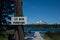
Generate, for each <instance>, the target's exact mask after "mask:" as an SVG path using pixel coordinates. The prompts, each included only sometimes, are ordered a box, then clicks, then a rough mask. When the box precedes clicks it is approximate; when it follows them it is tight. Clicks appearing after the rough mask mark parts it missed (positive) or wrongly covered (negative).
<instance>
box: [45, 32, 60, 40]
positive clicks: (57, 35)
mask: <svg viewBox="0 0 60 40" xmlns="http://www.w3.org/2000/svg"><path fill="white" fill-rule="evenodd" d="M44 38H45V40H60V32H47V33H45V36H44Z"/></svg>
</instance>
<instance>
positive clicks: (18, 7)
mask: <svg viewBox="0 0 60 40" xmlns="http://www.w3.org/2000/svg"><path fill="white" fill-rule="evenodd" d="M14 2H15V4H16V6H15V9H16V10H15V16H16V17H22V16H23V13H22V0H15V1H14ZM16 27H18V28H17V31H16V40H24V32H23V25H20V26H16Z"/></svg>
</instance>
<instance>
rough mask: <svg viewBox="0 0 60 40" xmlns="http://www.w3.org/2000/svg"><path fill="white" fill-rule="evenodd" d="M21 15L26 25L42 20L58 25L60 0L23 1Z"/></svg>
mask: <svg viewBox="0 0 60 40" xmlns="http://www.w3.org/2000/svg"><path fill="white" fill-rule="evenodd" d="M23 14H24V16H26V17H27V20H28V23H35V22H36V21H38V20H43V21H45V22H47V23H49V24H50V23H51V24H52V23H59V24H60V0H23Z"/></svg>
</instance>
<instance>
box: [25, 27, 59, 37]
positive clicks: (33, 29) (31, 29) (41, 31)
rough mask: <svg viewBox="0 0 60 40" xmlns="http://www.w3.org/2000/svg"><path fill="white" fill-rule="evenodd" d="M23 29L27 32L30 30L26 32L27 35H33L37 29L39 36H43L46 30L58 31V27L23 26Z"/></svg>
mask: <svg viewBox="0 0 60 40" xmlns="http://www.w3.org/2000/svg"><path fill="white" fill-rule="evenodd" d="M24 31H28V32H29V31H31V33H30V34H27V37H28V36H29V37H33V36H34V32H35V31H39V32H40V34H41V36H44V33H45V32H48V31H50V32H60V28H32V27H30V28H29V27H25V28H24Z"/></svg>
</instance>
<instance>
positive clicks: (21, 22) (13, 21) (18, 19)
mask: <svg viewBox="0 0 60 40" xmlns="http://www.w3.org/2000/svg"><path fill="white" fill-rule="evenodd" d="M11 24H13V25H25V24H27V18H26V17H12V18H11Z"/></svg>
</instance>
